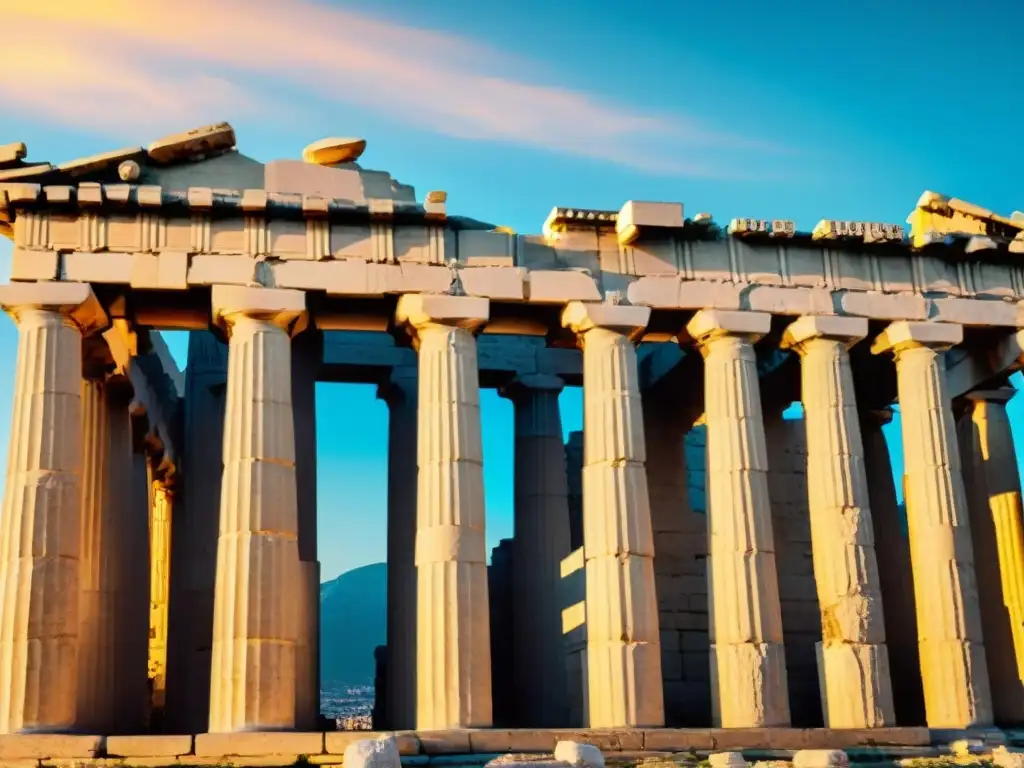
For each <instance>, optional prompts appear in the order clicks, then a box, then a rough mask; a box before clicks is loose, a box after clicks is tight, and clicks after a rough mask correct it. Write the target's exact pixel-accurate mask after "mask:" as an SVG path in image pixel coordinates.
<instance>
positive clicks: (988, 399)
mask: <svg viewBox="0 0 1024 768" xmlns="http://www.w3.org/2000/svg"><path fill="white" fill-rule="evenodd" d="M1016 394H1017V390H1016V389H1014V388H1013V387H1010V386H1007V387H993V388H991V389H972V390H971V391H970V392H965V393H964V394H963V397H964V398H965V399H966V400H970V401H971V402H975V403H977V402H984V403H995V404H996V405H1006V404H1007V403H1008V402H1009V401H1010V398H1012V397H1013V396H1014V395H1016Z"/></svg>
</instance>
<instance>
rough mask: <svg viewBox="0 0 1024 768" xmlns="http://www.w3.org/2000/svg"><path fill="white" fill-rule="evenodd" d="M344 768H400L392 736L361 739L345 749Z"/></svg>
mask: <svg viewBox="0 0 1024 768" xmlns="http://www.w3.org/2000/svg"><path fill="white" fill-rule="evenodd" d="M344 764H345V768H402V759H401V758H400V757H399V755H398V743H397V742H396V741H395V737H394V736H381V737H380V738H378V739H361V740H360V741H354V742H352V743H351V744H349V745H348V746H347V747H345V757H344Z"/></svg>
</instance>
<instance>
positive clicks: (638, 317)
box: [562, 301, 651, 341]
mask: <svg viewBox="0 0 1024 768" xmlns="http://www.w3.org/2000/svg"><path fill="white" fill-rule="evenodd" d="M650 321H651V308H650V307H637V306H633V305H629V304H605V303H597V302H585V301H570V302H569V303H568V304H567V305H566V306H565V309H563V310H562V327H563V328H568V329H569V330H571V331H572V332H573V333H575V334H578V335H579V334H584V333H586V332H587V331H590V330H593V329H594V328H607V329H609V330H614V331H619V332H620V333H623V334H625V335H627V336H629V338H631V339H633V340H634V341H635V340H637V339H638V338H639V337H640V336H641V335H642V334H643V332H644V329H646V328H647V324H648V323H649V322H650Z"/></svg>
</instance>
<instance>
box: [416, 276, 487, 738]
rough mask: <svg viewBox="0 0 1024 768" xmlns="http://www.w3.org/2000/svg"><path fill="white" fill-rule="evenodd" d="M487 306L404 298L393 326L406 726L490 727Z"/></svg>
mask: <svg viewBox="0 0 1024 768" xmlns="http://www.w3.org/2000/svg"><path fill="white" fill-rule="evenodd" d="M489 312H490V305H489V303H488V301H487V299H479V298H474V297H468V296H442V295H433V296H432V295H417V294H406V295H404V296H402V297H401V298H400V299H399V301H398V308H397V312H396V322H397V324H398V325H399V326H400V327H405V328H406V330H407V331H408V332H409V334H410V335H411V337H412V340H413V344H414V346H415V347H416V350H417V352H418V355H419V423H418V432H417V466H418V476H417V477H418V481H417V507H416V509H417V511H416V591H417V619H416V620H417V631H416V661H417V663H416V727H417V728H418V729H422V730H431V729H444V728H485V727H487V726H489V725H490V724H491V722H492V709H491V658H490V643H491V641H490V626H489V624H490V616H489V613H488V607H487V591H488V590H487V552H486V545H485V534H484V522H485V521H484V517H485V515H484V478H483V448H482V445H481V431H480V383H479V371H478V365H477V351H476V338H475V336H474V333H475V332H476V331H477V330H479V329H480V328H481V327H482V326H483V325H484V323H486V322H487V319H488V317H489Z"/></svg>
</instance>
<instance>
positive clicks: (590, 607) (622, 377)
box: [562, 302, 665, 728]
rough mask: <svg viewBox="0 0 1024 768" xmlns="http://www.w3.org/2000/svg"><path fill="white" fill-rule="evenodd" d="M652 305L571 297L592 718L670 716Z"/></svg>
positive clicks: (565, 316)
mask: <svg viewBox="0 0 1024 768" xmlns="http://www.w3.org/2000/svg"><path fill="white" fill-rule="evenodd" d="M650 313H651V311H650V309H649V308H647V307H632V306H623V305H613V304H585V303H582V302H572V303H570V304H569V305H568V306H567V307H566V308H565V310H564V311H563V313H562V326H563V327H566V328H569V329H570V330H571V331H573V333H575V334H576V336H577V339H578V341H577V343H578V344H579V346H580V347H581V348H582V350H583V442H584V466H583V539H584V548H583V551H584V557H585V559H586V580H587V591H586V594H587V599H586V610H587V680H588V697H589V706H588V712H589V723H588V725H589V726H590V727H591V728H607V727H621V726H649V727H658V726H661V725H663V724H664V722H665V704H664V701H665V700H664V692H663V690H662V680H661V638H660V635H659V629H658V599H657V594H656V590H655V584H654V537H653V534H652V531H651V508H650V500H649V498H648V493H647V472H646V470H645V468H644V460H645V459H646V447H645V445H644V426H643V408H642V406H641V401H640V385H639V375H638V372H637V362H636V348H635V347H634V345H633V340H634V339H635V338H638V337H639V335H640V333H641V332H642V331H643V329H644V328H645V327H646V326H647V322H648V320H649V319H650Z"/></svg>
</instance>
